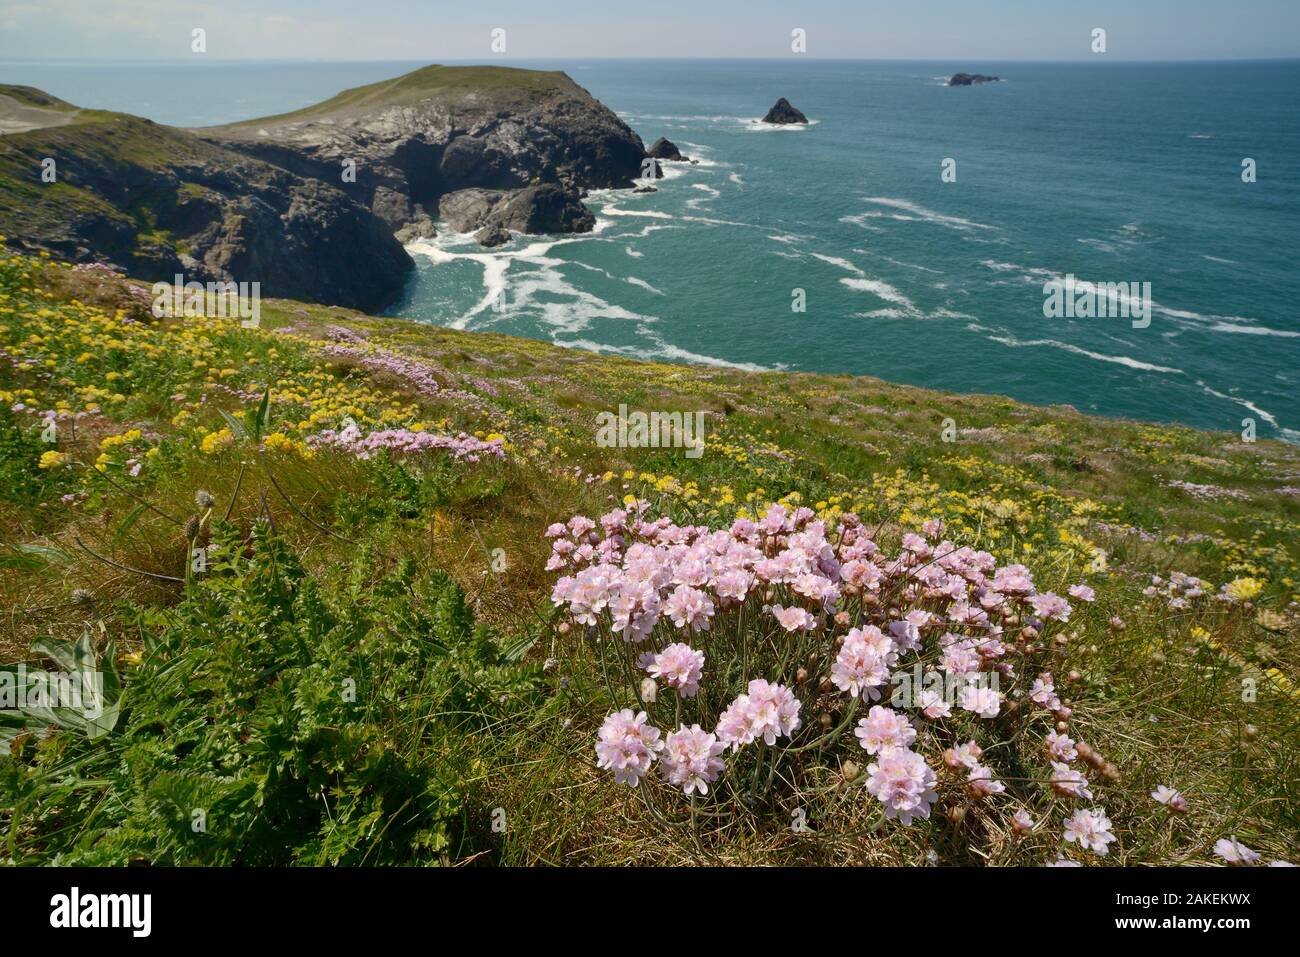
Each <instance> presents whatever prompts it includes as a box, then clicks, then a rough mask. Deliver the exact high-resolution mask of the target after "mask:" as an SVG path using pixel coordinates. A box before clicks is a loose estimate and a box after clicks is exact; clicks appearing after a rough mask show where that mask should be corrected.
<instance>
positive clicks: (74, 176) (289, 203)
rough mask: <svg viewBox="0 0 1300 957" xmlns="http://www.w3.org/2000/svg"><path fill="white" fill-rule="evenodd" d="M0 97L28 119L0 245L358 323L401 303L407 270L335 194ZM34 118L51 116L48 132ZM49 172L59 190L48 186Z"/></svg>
mask: <svg viewBox="0 0 1300 957" xmlns="http://www.w3.org/2000/svg"><path fill="white" fill-rule="evenodd" d="M0 97H4V98H6V99H8V100H9V101H10V102H11V103H18V104H21V105H22V107H23V111H24V112H23V117H24V126H23V129H22V130H21V131H18V132H12V133H9V134H7V135H4V136H0V234H3V235H5V236H7V237H9V242H10V243H11V244H13V245H16V246H19V247H20V248H26V249H29V250H48V251H50V252H51V253H52V254H54V255H57V256H58V257H60V258H63V259H67V260H70V261H73V262H87V261H94V260H104V261H107V262H111V263H113V264H115V265H117V266H120V267H122V268H123V269H126V270H128V271H129V272H131V273H132V274H133V275H137V276H139V277H141V278H143V279H149V280H153V281H157V280H171V279H172V278H173V276H174V275H175V274H176V273H182V274H183V275H184V276H185V279H186V281H190V280H198V281H201V282H206V281H211V280H217V281H236V282H254V281H256V282H260V283H261V291H262V293H263V294H264V295H267V296H282V297H292V298H302V299H306V300H309V301H312V302H323V303H333V304H338V305H344V306H348V307H351V308H356V309H369V310H377V309H382V308H383V307H385V306H387V305H388V304H390V303H391V302H392V301H393V300H394V299H396V298H397V296H398V295H399V294H400V292H401V290H402V287H403V283H404V278H405V275H406V273H407V271H408V270H409V269H410V268H411V267H412V265H413V264H412V262H411V259H410V257H409V256H408V255H407V254H406V251H405V250H404V249H402V247H401V244H400V243H398V242H397V240H396V239H395V238H394V237H393V235H392V232H391V230H390V229H389V228H388V227H387V226H386V224H385V223H384V222H383V221H382V220H380V219H379V218H378V217H376V216H375V215H374V214H373V213H371V212H370V210H369V209H368V208H366V207H365V206H362V205H360V204H358V203H357V202H355V201H354V200H353V199H351V198H350V197H349V196H347V195H346V194H345V193H344V192H343V191H342V190H340V189H337V188H335V187H331V186H328V185H326V184H324V183H322V182H319V181H317V180H314V179H309V178H305V177H302V176H299V175H296V174H294V173H292V172H289V171H286V170H284V169H279V168H277V167H275V166H272V165H270V164H268V163H265V162H262V161H260V160H257V159H254V158H252V157H249V156H247V155H244V154H242V153H238V152H234V151H231V150H226V149H222V148H221V147H219V146H216V145H213V144H211V143H208V142H205V141H203V140H201V139H199V138H198V137H196V136H194V135H193V134H191V133H188V132H186V131H183V130H176V129H172V128H170V127H166V126H161V125H159V124H156V123H153V122H150V121H149V120H144V119H141V118H139V117H133V116H127V115H125V114H120V113H107V112H101V111H93V110H77V109H76V108H75V107H72V106H70V105H68V104H63V103H62V102H61V101H58V100H55V99H54V98H53V97H45V95H44V94H40V92H39V91H32V90H28V89H26V88H0ZM37 97H45V99H47V100H48V101H51V102H50V105H44V104H43V105H41V106H33V104H34V103H36V102H37ZM4 106H5V104H4V103H0V107H4ZM34 109H47V110H48V111H49V112H50V113H51V114H57V115H52V116H51V117H50V118H49V119H50V122H48V123H45V124H44V125H42V118H41V117H40V116H39V115H35V114H33V112H32V111H33V110H34ZM9 112H10V113H11V114H12V113H16V111H15V110H14V109H12V108H11V109H10V110H9ZM46 158H49V159H53V160H54V161H55V167H54V172H55V176H56V178H55V180H54V181H53V182H44V181H42V176H41V173H42V162H43V160H45V159H46Z"/></svg>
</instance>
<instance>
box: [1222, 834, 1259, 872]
mask: <svg viewBox="0 0 1300 957" xmlns="http://www.w3.org/2000/svg"><path fill="white" fill-rule="evenodd" d="M1214 853H1215V854H1218V855H1219V856H1220V857H1221V858H1223V859H1224V860H1225V861H1227V862H1228V863H1229V864H1232V865H1233V866H1234V867H1249V866H1250V865H1251V864H1254V863H1256V862H1257V861H1258V860H1259V852H1258V851H1252V850H1251V849H1250V848H1248V847H1247V846H1246V845H1245V844H1242V843H1241V842H1240V841H1238V840H1237V839H1236V838H1235V837H1232V838H1223V837H1221V838H1219V839H1218V840H1217V841H1215V842H1214Z"/></svg>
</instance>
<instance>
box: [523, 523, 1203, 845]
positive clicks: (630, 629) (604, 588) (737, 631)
mask: <svg viewBox="0 0 1300 957" xmlns="http://www.w3.org/2000/svg"><path fill="white" fill-rule="evenodd" d="M943 534H944V527H943V525H942V523H940V522H926V523H925V524H924V525H923V526H922V528H921V530H920V533H906V534H904V535H903V536H902V537H901V539H900V540H899V543H898V546H897V547H896V548H895V549H893V550H890V549H887V548H885V547H882V546H881V545H880V544H879V543H877V542H876V541H874V540H873V537H872V535H871V533H870V532H869V530H868V529H867V527H866V526H865V525H864V524H863V523H862V522H861V520H860V519H859V518H858V517H857V516H856V515H853V514H842V515H840V516H839V518H838V521H837V522H836V524H835V526H834V527H831V526H829V525H828V524H827V523H826V522H824V521H822V520H821V519H819V518H818V517H817V515H816V513H814V512H813V511H812V510H811V509H807V508H792V507H787V506H784V505H773V506H771V507H769V508H768V509H767V510H766V511H765V512H764V513H763V514H762V515H760V516H759V517H757V518H756V519H750V518H739V519H737V520H736V521H734V522H732V524H731V525H730V526H729V527H727V528H721V529H718V528H710V527H708V526H706V525H690V524H687V525H679V524H676V523H675V522H673V521H671V520H670V519H668V518H666V517H652V516H651V514H650V512H649V507H648V505H647V504H646V503H643V502H635V501H633V502H631V503H630V504H629V505H628V507H626V508H616V509H613V510H611V511H609V512H607V513H606V514H604V515H601V516H600V517H599V518H589V517H587V516H584V515H575V516H573V517H571V518H570V519H569V520H568V521H566V522H556V523H554V524H552V525H551V526H550V527H548V528H547V530H546V537H547V538H548V539H549V540H550V546H551V554H550V558H549V560H548V562H547V566H546V567H547V569H548V570H550V571H552V572H555V573H556V574H557V580H556V582H555V585H554V588H553V590H552V594H551V598H552V601H553V603H554V604H555V606H556V608H557V609H558V610H559V612H560V615H561V618H562V620H564V622H565V626H566V627H574V626H576V627H579V628H581V629H584V631H585V634H586V635H587V636H588V637H589V638H591V639H592V640H593V641H594V647H596V648H597V649H599V652H600V654H601V655H602V658H603V659H604V663H605V665H606V666H607V670H606V674H608V675H618V674H625V675H636V674H640V675H644V674H645V673H647V672H648V673H649V675H650V676H651V677H649V678H646V679H644V681H642V679H641V678H639V677H638V678H635V679H633V680H631V681H630V682H629V685H628V687H627V688H626V689H625V690H624V692H623V693H622V695H617V694H616V696H615V697H616V701H617V698H619V697H624V698H625V700H626V701H631V700H632V699H633V698H635V699H636V700H637V701H639V702H640V704H641V705H642V707H643V708H644V709H645V710H641V711H637V710H634V709H633V708H622V709H621V710H616V711H615V712H614V713H612V714H611V715H610V716H609V717H608V718H606V719H605V723H604V725H602V727H601V730H600V733H599V735H598V741H597V745H596V750H597V757H598V761H599V764H600V767H602V768H605V769H608V770H613V771H614V774H615V780H616V781H618V782H619V783H624V784H629V785H633V786H636V785H639V784H640V783H641V782H642V781H643V780H644V779H645V777H646V775H647V773H648V772H649V770H650V767H651V765H652V764H653V763H654V762H655V761H656V760H658V761H659V762H660V765H661V766H660V771H661V775H660V776H661V777H662V779H663V780H664V781H665V782H667V783H668V784H669V785H671V786H673V787H675V788H679V789H680V790H681V791H682V792H683V793H685V794H687V795H691V796H692V797H696V796H703V795H706V794H709V795H713V797H712V799H713V800H720V799H719V798H717V797H716V794H717V792H718V788H717V787H715V785H717V783H718V782H719V781H723V780H724V778H727V777H728V775H730V774H732V773H733V772H735V777H734V778H730V779H729V783H728V785H727V788H725V789H723V790H724V792H725V793H728V794H732V795H733V796H734V795H735V794H736V792H737V789H742V790H743V789H744V788H746V787H748V788H751V789H754V788H763V787H770V786H773V785H776V784H782V783H784V784H789V782H790V778H791V776H792V775H793V774H797V773H801V772H798V771H791V772H790V773H789V774H783V773H779V772H780V769H781V768H782V767H783V766H786V765H785V764H784V762H786V761H787V758H786V755H787V754H789V753H791V752H796V753H797V752H809V751H811V750H812V749H816V750H815V751H812V753H813V754H814V755H815V754H816V752H817V751H820V750H823V749H835V748H844V747H846V746H848V745H850V744H852V743H854V742H855V741H856V744H857V745H858V746H859V747H860V748H861V749H862V751H865V752H866V753H867V755H869V756H870V758H871V762H870V764H869V765H868V766H867V768H866V773H865V774H863V775H857V774H855V775H854V777H853V780H854V781H858V780H861V785H862V787H863V788H864V790H865V793H866V794H867V795H869V796H870V797H871V798H873V799H874V800H875V801H877V802H878V803H879V805H880V807H881V809H882V813H883V814H884V816H885V817H886V818H888V819H890V820H896V821H898V822H900V823H901V824H903V825H909V824H911V823H912V822H913V821H914V820H917V819H927V818H929V817H930V815H931V811H932V808H933V807H934V806H935V805H936V803H937V802H938V801H939V800H940V794H941V793H942V794H944V795H945V800H947V799H948V796H949V795H951V796H952V799H953V800H954V801H957V802H959V803H960V802H976V801H979V802H985V803H986V806H988V807H989V808H991V809H992V808H998V807H999V806H1001V807H1002V812H1003V813H1004V814H1005V815H1006V816H1007V819H1010V820H1012V826H1013V828H1014V830H1015V831H1016V832H1017V833H1027V832H1028V831H1030V830H1033V829H1034V828H1035V824H1034V822H1033V819H1032V818H1030V817H1029V815H1028V812H1027V811H1025V810H1024V806H1023V801H1022V797H1023V795H1017V796H1015V797H1013V796H1012V795H1011V794H1010V793H1008V787H1007V785H1006V784H1004V783H1003V781H1002V780H1000V774H999V771H998V763H999V761H1000V759H1001V756H1002V752H1001V749H1002V748H1003V747H1005V745H1004V744H1002V743H1001V742H999V741H996V740H995V741H994V742H993V744H998V745H999V747H998V748H997V749H994V748H992V747H991V745H990V750H989V753H988V754H986V753H985V747H983V746H981V744H979V743H978V742H977V740H976V737H977V736H978V734H976V735H975V736H972V730H973V729H976V728H979V727H980V726H982V725H984V724H985V723H987V726H988V727H990V728H994V727H998V726H999V725H998V724H995V723H994V721H995V719H996V721H997V722H999V723H1001V722H1005V721H1015V722H1019V723H1020V724H1021V726H1025V725H1034V724H1037V725H1038V726H1039V727H1040V732H1039V736H1038V740H1039V741H1040V742H1041V745H1042V750H1041V751H1040V752H1039V753H1040V755H1041V757H1040V760H1041V761H1042V771H1041V777H1040V781H1042V782H1043V783H1042V785H1041V787H1042V788H1043V792H1044V793H1045V794H1048V795H1051V794H1055V798H1054V800H1057V801H1060V800H1062V799H1074V800H1079V799H1083V800H1089V801H1091V800H1093V798H1094V794H1093V786H1092V785H1090V783H1089V781H1088V779H1087V778H1086V777H1085V776H1084V774H1083V772H1082V770H1079V769H1078V768H1076V767H1074V766H1072V762H1074V761H1076V760H1078V759H1080V757H1081V756H1084V757H1087V758H1088V759H1089V762H1097V761H1100V759H1099V758H1098V756H1097V755H1096V752H1095V750H1094V749H1091V748H1086V746H1085V744H1084V743H1082V742H1077V741H1076V740H1074V739H1073V738H1072V737H1071V736H1070V734H1069V733H1068V727H1069V720H1070V715H1071V708H1070V707H1067V706H1066V705H1065V703H1063V702H1062V700H1061V697H1060V694H1059V692H1058V690H1057V683H1056V681H1055V679H1054V678H1053V675H1052V671H1051V670H1050V669H1051V668H1054V667H1057V666H1059V664H1060V662H1061V659H1062V657H1063V655H1064V654H1065V651H1064V649H1065V648H1066V647H1067V645H1068V641H1069V636H1068V635H1067V634H1065V632H1064V627H1063V626H1065V625H1066V623H1068V622H1069V621H1070V617H1071V613H1072V611H1073V610H1074V609H1073V607H1072V605H1071V599H1073V600H1075V601H1079V602H1085V603H1087V602H1092V601H1094V600H1095V598H1096V595H1095V593H1094V591H1093V589H1092V588H1091V587H1089V586H1087V585H1084V584H1081V583H1074V584H1063V585H1062V586H1061V590H1062V592H1066V591H1067V590H1068V595H1069V598H1066V597H1063V595H1062V594H1058V593H1056V592H1052V591H1046V590H1040V589H1039V588H1038V586H1037V584H1036V582H1035V581H1034V576H1033V572H1032V571H1031V570H1030V569H1029V568H1028V567H1026V566H1024V565H1019V564H1012V565H1002V566H999V565H998V563H997V561H996V559H995V558H994V556H993V555H992V554H990V553H988V552H984V551H978V550H975V549H972V548H970V547H967V546H960V545H957V544H954V543H953V542H951V541H948V540H947V539H945V538H943ZM1186 584H1188V585H1190V584H1191V582H1190V581H1188V582H1187V583H1186ZM606 636H609V637H610V638H614V639H615V640H613V641H609V640H606ZM1047 650H1050V653H1048V651H1047ZM706 652H707V661H708V667H707V669H706V667H705V663H706ZM610 656H612V660H611V657H610ZM638 669H639V670H638ZM926 672H928V675H927V673H926ZM913 673H914V677H913ZM643 685H644V687H643ZM904 685H906V686H907V688H908V689H909V693H907V694H903V693H902V689H903V687H904ZM664 688H669V689H673V690H675V691H676V692H677V693H676V694H675V695H665V694H663V693H662V689H664ZM1012 689H1014V695H1012V693H1011V692H1012ZM1013 700H1014V701H1015V704H1014V705H1008V702H1010V701H1013ZM621 703H622V702H618V703H616V707H618V704H621ZM810 715H811V716H812V717H811V718H810V717H809V716H810ZM660 727H664V728H676V730H674V731H671V732H668V733H667V734H666V735H665V736H662V737H661V733H660V731H659V730H658V728H660ZM850 731H851V732H852V733H851V735H850V734H849V732H850ZM1000 737H1001V735H1000ZM986 744H987V742H986ZM862 751H856V753H857V754H859V755H860V754H861V753H862ZM927 753H928V754H930V755H933V759H932V760H928V759H927V757H926V755H927ZM840 754H841V763H842V764H845V763H847V764H852V763H853V762H851V761H849V762H845V761H844V758H845V757H846V756H847V755H846V754H845V753H844V752H842V751H841V752H840ZM814 763H815V762H814ZM1093 766H1095V767H1098V768H1100V767H1101V765H1100V764H1097V763H1094V764H1093ZM1008 779H1010V777H1009V778H1008ZM1020 779H1022V780H1023V775H1020ZM1004 802H1005V803H1004ZM1013 813H1015V817H1014V818H1011V815H1012V814H1013ZM1063 835H1064V839H1065V841H1067V842H1069V843H1076V844H1078V846H1079V847H1081V848H1085V849H1088V850H1091V851H1092V852H1094V853H1097V854H1105V853H1106V852H1107V849H1108V847H1109V845H1110V844H1111V843H1112V842H1113V841H1114V840H1115V837H1114V834H1113V833H1112V832H1111V823H1110V820H1109V819H1108V818H1107V817H1106V815H1105V813H1104V812H1103V811H1101V810H1100V809H1091V810H1077V811H1074V812H1073V813H1072V815H1071V816H1070V817H1068V818H1066V820H1065V823H1064V826H1063Z"/></svg>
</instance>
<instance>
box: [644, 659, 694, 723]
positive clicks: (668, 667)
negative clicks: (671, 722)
mask: <svg viewBox="0 0 1300 957" xmlns="http://www.w3.org/2000/svg"><path fill="white" fill-rule="evenodd" d="M648 670H649V672H650V674H652V675H654V676H655V677H656V678H658V679H659V680H660V681H662V682H663V683H664V684H666V685H668V687H670V688H676V689H677V693H678V694H679V695H681V696H682V697H683V698H694V697H695V695H696V694H698V693H699V690H700V675H701V674H702V673H703V671H704V652H702V651H696V650H695V649H693V648H692V647H691V646H690V645H687V644H683V643H682V642H675V643H673V644H671V645H669V646H668V647H667V648H665V649H664V650H663V651H661V652H659V654H657V655H655V659H654V661H653V663H651V665H650V667H649V669H648ZM669 737H671V735H670V736H669Z"/></svg>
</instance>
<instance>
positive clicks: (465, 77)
mask: <svg viewBox="0 0 1300 957" xmlns="http://www.w3.org/2000/svg"><path fill="white" fill-rule="evenodd" d="M575 90H577V87H576V85H575V84H574V83H573V81H572V80H570V79H569V77H568V76H567V75H565V74H564V73H563V72H562V71H560V70H521V69H518V68H516V67H501V66H440V65H438V64H433V65H430V66H426V67H421V68H420V69H418V70H413V71H411V72H410V73H404V74H402V75H401V76H399V77H396V78H394V79H391V80H380V81H379V82H378V83H370V84H367V85H366V86H358V87H353V88H352V89H349V90H344V91H343V92H341V93H338V94H336V95H334V96H332V97H330V98H329V99H328V100H322V101H321V102H320V103H315V104H313V105H311V106H307V107H303V108H302V109H300V110H293V111H291V112H288V113H278V114H276V115H274V116H263V117H257V118H255V119H250V120H244V121H242V122H240V123H233V124H230V125H231V126H232V127H240V126H251V125H257V126H261V125H265V124H268V123H279V122H284V121H288V120H303V119H312V118H315V117H322V116H329V115H330V114H332V113H340V112H346V111H351V110H357V109H362V108H373V107H386V106H403V105H409V104H411V103H418V102H420V101H422V100H426V99H433V98H450V97H460V96H465V95H469V94H475V95H478V94H491V95H495V96H500V95H506V94H508V95H509V96H510V97H512V98H519V97H524V98H534V97H542V96H545V95H548V94H552V93H571V92H574V91H575Z"/></svg>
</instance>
